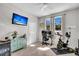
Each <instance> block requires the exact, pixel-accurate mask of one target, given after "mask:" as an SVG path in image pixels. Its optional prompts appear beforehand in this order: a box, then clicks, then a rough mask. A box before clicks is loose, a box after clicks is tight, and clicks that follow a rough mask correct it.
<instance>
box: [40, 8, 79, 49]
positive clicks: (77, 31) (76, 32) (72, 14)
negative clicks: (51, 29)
mask: <svg viewBox="0 0 79 59" xmlns="http://www.w3.org/2000/svg"><path fill="white" fill-rule="evenodd" d="M63 14H66V15H65V18H64V32H66V31H69V30H68V28H69V27H71V38H70V40H69V46H70V47H72V48H75V47H77V46H78V38H79V23H78V22H79V8H76V9H73V10H68V11H63V12H60V13H56V14H51V15H48V16H44V17H41V21H42V22H44V18H46V17H51V16H57V15H63ZM40 30H41V29H40ZM40 30H39V32H40ZM39 35H40V34H39ZM39 40H40V38H39ZM64 40H66V38H65V39H64ZM54 41H55V44H57V42H58V40H57V39H54Z"/></svg>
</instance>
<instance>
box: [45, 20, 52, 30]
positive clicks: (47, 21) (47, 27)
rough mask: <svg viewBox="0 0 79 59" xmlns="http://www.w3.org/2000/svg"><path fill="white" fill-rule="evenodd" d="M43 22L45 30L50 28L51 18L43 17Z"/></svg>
mask: <svg viewBox="0 0 79 59" xmlns="http://www.w3.org/2000/svg"><path fill="white" fill-rule="evenodd" d="M45 24H46V30H51V19H50V18H46V19H45Z"/></svg>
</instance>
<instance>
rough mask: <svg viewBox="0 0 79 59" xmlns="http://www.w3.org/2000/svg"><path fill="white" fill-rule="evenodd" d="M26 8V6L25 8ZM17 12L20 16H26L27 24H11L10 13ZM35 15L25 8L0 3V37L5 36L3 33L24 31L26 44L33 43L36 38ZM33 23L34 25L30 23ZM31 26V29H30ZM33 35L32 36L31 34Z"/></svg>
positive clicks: (20, 32)
mask: <svg viewBox="0 0 79 59" xmlns="http://www.w3.org/2000/svg"><path fill="white" fill-rule="evenodd" d="M25 9H26V8H25ZM13 13H17V14H20V15H22V16H26V17H28V18H29V19H28V24H27V26H21V25H14V24H12V14H13ZM37 22H38V20H37V17H35V16H33V15H31V14H29V13H28V12H26V11H25V10H21V8H18V6H13V5H12V4H0V37H3V36H5V34H7V33H9V32H12V31H17V32H18V33H19V34H24V33H26V35H27V44H28V45H29V44H31V43H34V42H36V41H38V40H37ZM31 24H34V25H31ZM30 27H32V29H30ZM32 35H34V36H32Z"/></svg>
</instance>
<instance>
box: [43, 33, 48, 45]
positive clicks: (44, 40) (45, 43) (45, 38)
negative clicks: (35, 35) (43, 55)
mask: <svg viewBox="0 0 79 59" xmlns="http://www.w3.org/2000/svg"><path fill="white" fill-rule="evenodd" d="M48 40H49V38H48V37H47V32H46V31H42V45H48V44H49V43H47V41H48Z"/></svg>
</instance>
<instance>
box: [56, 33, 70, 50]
mask: <svg viewBox="0 0 79 59" xmlns="http://www.w3.org/2000/svg"><path fill="white" fill-rule="evenodd" d="M57 35H58V36H60V38H59V41H58V44H57V50H58V51H62V50H68V49H69V47H68V42H69V39H70V37H71V32H66V33H65V36H66V37H67V41H66V43H65V42H64V41H62V39H61V37H62V35H61V34H60V33H59V32H58V33H57Z"/></svg>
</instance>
